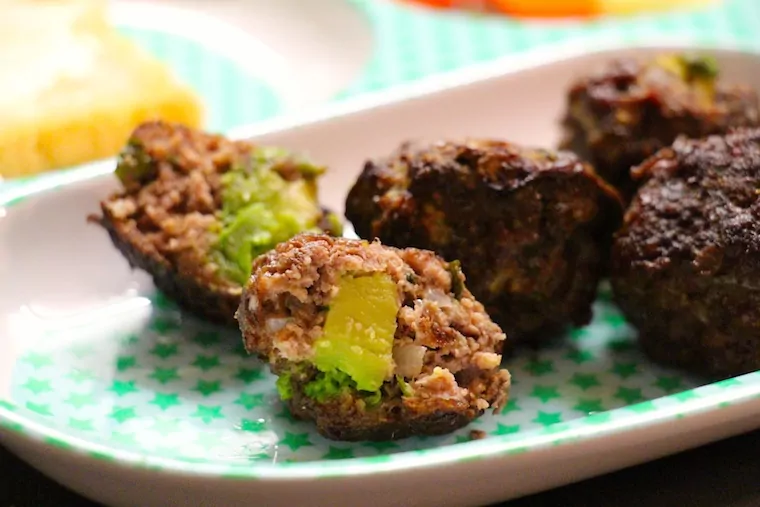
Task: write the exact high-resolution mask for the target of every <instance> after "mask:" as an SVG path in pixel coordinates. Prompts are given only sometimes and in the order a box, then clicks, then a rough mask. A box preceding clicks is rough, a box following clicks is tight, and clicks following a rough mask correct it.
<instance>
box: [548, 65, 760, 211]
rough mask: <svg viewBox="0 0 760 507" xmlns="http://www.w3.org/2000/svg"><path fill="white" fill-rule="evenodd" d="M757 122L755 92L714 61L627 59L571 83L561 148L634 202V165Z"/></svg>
mask: <svg viewBox="0 0 760 507" xmlns="http://www.w3.org/2000/svg"><path fill="white" fill-rule="evenodd" d="M759 124H760V103H759V102H758V95H757V92H756V91H755V90H753V89H752V88H750V87H749V86H746V85H743V84H738V83H729V82H725V80H722V79H721V78H720V76H719V69H718V65H717V62H716V61H715V60H714V59H712V58H710V57H708V56H693V55H688V54H662V55H659V56H657V57H655V58H652V59H649V60H644V59H632V58H623V59H615V60H612V61H610V62H608V63H607V64H605V65H604V66H603V67H601V68H600V69H599V70H598V71H596V72H594V73H593V74H591V75H589V76H584V77H582V78H580V79H578V80H577V81H575V82H574V83H573V85H572V86H571V88H570V91H569V93H568V97H567V111H566V114H565V118H564V127H565V138H564V140H563V142H562V143H561V145H560V147H561V148H563V149H570V150H573V151H575V152H576V153H578V154H579V155H580V156H581V157H582V158H584V159H585V160H588V161H590V162H591V163H592V164H593V165H594V167H595V168H596V170H597V171H598V172H599V174H600V175H601V176H602V177H603V178H605V179H606V180H607V181H608V182H610V183H611V184H613V185H615V187H617V188H618V190H619V191H620V192H621V193H622V194H623V196H624V197H625V198H626V200H628V199H630V197H631V196H632V195H633V193H634V192H635V190H636V184H635V182H634V180H632V179H631V177H630V175H629V172H630V169H631V167H632V166H634V165H636V164H639V163H641V162H642V161H643V160H644V159H645V158H646V157H648V156H650V155H652V154H654V153H655V152H656V151H657V150H659V149H660V148H664V147H666V146H669V145H670V144H671V143H672V142H673V141H674V140H675V139H676V137H677V136H679V135H686V136H689V137H703V136H707V135H710V134H720V133H725V132H726V131H727V130H728V129H729V128H731V127H741V126H757V125H759Z"/></svg>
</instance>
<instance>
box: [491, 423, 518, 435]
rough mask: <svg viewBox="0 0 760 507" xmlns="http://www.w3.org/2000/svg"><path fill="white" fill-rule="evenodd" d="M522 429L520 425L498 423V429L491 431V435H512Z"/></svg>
mask: <svg viewBox="0 0 760 507" xmlns="http://www.w3.org/2000/svg"><path fill="white" fill-rule="evenodd" d="M519 431H520V426H519V425H517V424H516V425H514V426H507V425H505V424H501V423H497V424H496V429H495V430H493V431H492V432H491V435H494V436H496V435H511V434H512V433H517V432H519Z"/></svg>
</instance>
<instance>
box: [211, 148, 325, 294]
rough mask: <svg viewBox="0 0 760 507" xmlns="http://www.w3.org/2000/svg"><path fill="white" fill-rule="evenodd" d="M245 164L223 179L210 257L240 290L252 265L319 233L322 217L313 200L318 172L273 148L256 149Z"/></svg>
mask: <svg viewBox="0 0 760 507" xmlns="http://www.w3.org/2000/svg"><path fill="white" fill-rule="evenodd" d="M248 162H249V163H248V164H244V165H241V166H238V167H235V168H233V169H232V170H230V171H228V172H226V173H225V174H224V175H223V176H222V210H221V212H220V221H221V229H220V231H219V235H218V239H217V242H216V244H215V245H214V250H215V251H214V256H213V257H214V261H216V262H217V263H218V264H219V266H220V267H221V270H222V273H223V275H224V276H225V277H226V278H228V279H230V280H233V281H235V282H237V283H240V284H241V285H242V284H244V283H245V282H246V280H247V279H248V277H249V276H250V270H251V263H252V262H253V259H255V258H256V257H257V256H259V255H260V254H262V253H264V252H267V251H268V250H271V249H272V248H274V247H275V246H276V245H277V244H278V243H280V242H283V241H287V240H288V239H290V238H292V237H293V236H295V235H296V234H299V233H301V232H320V229H319V222H320V220H321V219H322V215H323V212H322V209H321V208H320V206H319V203H318V201H317V195H316V194H317V192H316V178H317V177H318V176H319V175H321V174H322V172H323V171H324V169H323V168H321V167H318V166H315V165H312V164H310V163H309V162H307V161H303V160H298V159H295V158H293V157H292V156H291V155H289V154H288V153H287V152H285V151H283V150H281V149H278V148H259V149H256V150H255V151H254V152H253V153H252V155H251V157H250V159H249V161H248ZM289 174H290V175H291V177H288V175H289ZM332 225H333V226H334V224H332ZM331 228H332V227H331Z"/></svg>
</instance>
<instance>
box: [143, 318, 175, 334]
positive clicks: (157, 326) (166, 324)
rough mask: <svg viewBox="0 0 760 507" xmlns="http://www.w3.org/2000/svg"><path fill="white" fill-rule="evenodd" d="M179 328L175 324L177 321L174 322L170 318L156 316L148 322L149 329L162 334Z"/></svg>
mask: <svg viewBox="0 0 760 507" xmlns="http://www.w3.org/2000/svg"><path fill="white" fill-rule="evenodd" d="M178 328H179V326H177V323H176V322H174V321H173V320H171V319H166V318H163V317H157V318H155V319H153V321H152V322H151V323H150V329H151V331H155V332H156V333H159V334H164V333H167V332H169V331H176V330H177V329H178Z"/></svg>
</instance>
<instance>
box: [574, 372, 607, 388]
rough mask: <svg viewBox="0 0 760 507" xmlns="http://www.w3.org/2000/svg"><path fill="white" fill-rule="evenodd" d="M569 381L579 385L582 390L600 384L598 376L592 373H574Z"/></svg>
mask: <svg viewBox="0 0 760 507" xmlns="http://www.w3.org/2000/svg"><path fill="white" fill-rule="evenodd" d="M570 383H571V384H574V385H576V386H578V387H580V388H581V389H582V390H584V391H585V390H587V389H591V388H592V387H597V386H600V385H601V384H600V383H599V378H598V377H597V376H596V375H594V374H593V373H576V374H574V375H573V378H571V379H570Z"/></svg>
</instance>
